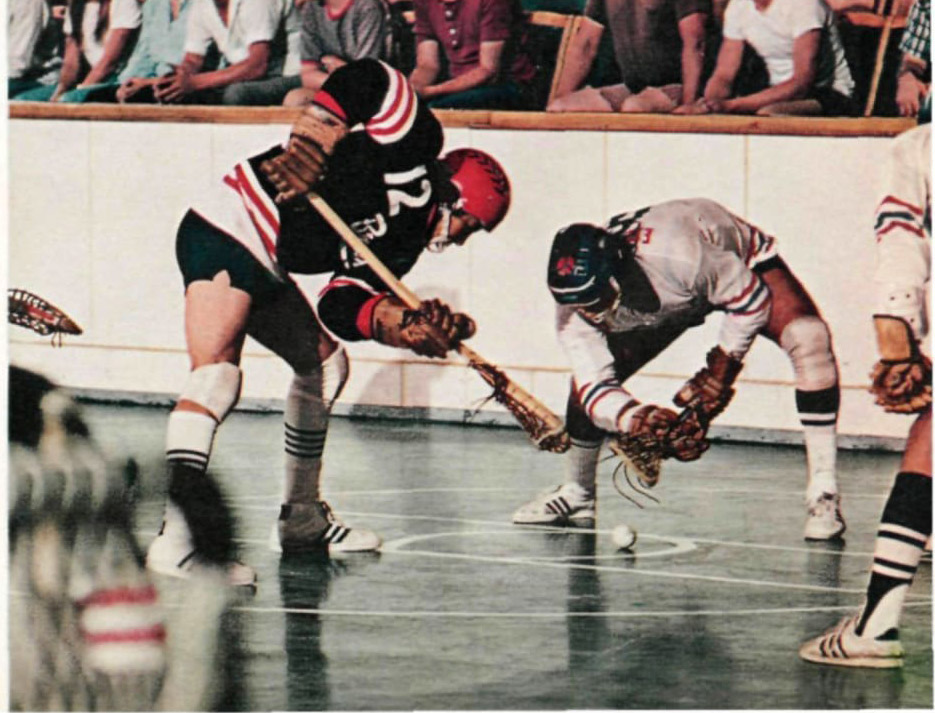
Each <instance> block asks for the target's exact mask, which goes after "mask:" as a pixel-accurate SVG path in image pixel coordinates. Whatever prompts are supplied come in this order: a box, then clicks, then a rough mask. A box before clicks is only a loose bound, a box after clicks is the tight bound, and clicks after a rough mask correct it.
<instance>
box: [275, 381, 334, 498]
mask: <svg viewBox="0 0 935 713" xmlns="http://www.w3.org/2000/svg"><path fill="white" fill-rule="evenodd" d="M321 393H322V377H321V372H315V373H314V374H310V375H306V376H300V375H296V376H295V377H294V378H293V379H292V384H291V385H290V386H289V393H288V395H287V396H286V409H285V431H286V433H285V435H286V440H285V449H286V463H285V465H286V482H285V493H284V495H283V502H286V503H304V504H309V503H313V502H315V501H317V500H318V499H319V498H320V493H319V483H320V480H321V455H322V451H324V448H325V437H326V436H327V435H328V416H329V412H330V408H329V407H328V406H327V405H326V404H325V402H324V400H323V399H322V396H321Z"/></svg>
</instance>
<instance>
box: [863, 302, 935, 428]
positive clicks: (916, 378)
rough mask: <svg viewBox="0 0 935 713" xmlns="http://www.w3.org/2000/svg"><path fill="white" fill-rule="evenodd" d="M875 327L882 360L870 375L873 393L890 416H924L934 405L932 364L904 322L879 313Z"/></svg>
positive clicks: (875, 318) (874, 320)
mask: <svg viewBox="0 0 935 713" xmlns="http://www.w3.org/2000/svg"><path fill="white" fill-rule="evenodd" d="M873 325H874V328H875V330H876V333H877V346H878V348H879V351H880V360H879V361H878V362H877V363H876V364H874V366H873V371H872V372H871V373H870V381H871V384H870V393H872V394H873V395H874V397H875V401H876V404H877V405H878V406H882V407H883V410H884V411H886V412H888V413H921V412H922V411H924V410H925V409H926V408H928V407H930V406H931V404H932V361H931V360H930V359H929V358H928V357H927V356H925V355H924V354H923V353H922V352H921V351H919V345H918V342H916V339H915V336H914V335H913V334H912V329H911V328H910V327H909V324H908V323H907V322H906V321H905V320H903V319H901V318H899V317H891V316H889V315H880V314H878V315H874V317H873Z"/></svg>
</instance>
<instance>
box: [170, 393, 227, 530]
mask: <svg viewBox="0 0 935 713" xmlns="http://www.w3.org/2000/svg"><path fill="white" fill-rule="evenodd" d="M217 428H218V423H217V421H215V420H214V419H213V418H212V417H211V416H209V415H208V414H205V413H196V412H194V411H180V410H178V409H176V410H174V411H173V412H172V413H170V414H169V424H168V427H167V429H166V463H167V464H168V466H169V467H170V468H172V467H173V466H174V465H179V466H185V467H188V468H191V469H192V470H196V471H199V472H202V473H204V472H205V470H207V468H208V459H209V458H210V457H211V448H212V446H213V445H214V434H215V433H216V432H217ZM162 534H164V535H165V536H166V537H172V538H176V539H179V540H180V542H186V543H190V534H189V531H188V524H187V523H186V521H185V516H184V515H183V514H182V511H181V510H179V508H178V507H177V506H176V505H175V503H173V502H172V500H168V501H167V502H166V512H165V516H164V522H163V527H162Z"/></svg>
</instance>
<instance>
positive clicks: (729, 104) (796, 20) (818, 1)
mask: <svg viewBox="0 0 935 713" xmlns="http://www.w3.org/2000/svg"><path fill="white" fill-rule="evenodd" d="M746 44H749V45H750V46H751V47H752V48H753V49H754V50H755V51H756V53H757V54H758V55H759V56H760V57H761V58H762V59H763V62H764V63H765V64H766V70H767V72H768V74H769V86H768V87H766V88H765V89H761V90H759V91H756V92H753V93H752V94H747V95H745V96H734V93H733V86H734V81H735V80H736V79H737V75H738V73H739V72H740V68H741V66H742V62H743V51H744V46H745V45H746ZM853 95H854V80H853V78H852V77H851V72H850V69H849V68H848V66H847V60H846V58H845V56H844V47H843V45H842V44H841V39H840V36H839V34H838V30H837V27H836V25H835V24H834V15H833V14H832V12H831V10H830V9H829V8H828V6H827V5H825V3H824V2H823V0H794V1H792V0H730V3H729V4H728V6H727V9H726V10H725V12H724V27H723V41H722V43H721V48H720V51H719V52H718V58H717V64H716V66H715V68H714V73H713V74H712V75H711V78H710V79H709V80H708V83H707V84H706V85H705V90H704V95H703V96H702V97H701V99H699V100H698V101H697V102H696V103H695V104H692V105H690V106H685V107H680V109H679V112H678V113H683V114H705V113H709V112H713V113H727V114H760V115H767V116H769V115H789V114H797V115H825V116H848V115H855V114H856V113H857V111H858V107H857V104H856V103H855V102H854V99H853Z"/></svg>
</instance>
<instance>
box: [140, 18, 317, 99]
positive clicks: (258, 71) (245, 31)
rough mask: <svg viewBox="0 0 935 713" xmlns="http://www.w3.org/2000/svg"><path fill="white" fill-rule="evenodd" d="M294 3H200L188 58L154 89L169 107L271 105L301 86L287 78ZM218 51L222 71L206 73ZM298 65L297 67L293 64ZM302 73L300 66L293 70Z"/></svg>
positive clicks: (191, 25) (192, 21) (187, 42)
mask: <svg viewBox="0 0 935 713" xmlns="http://www.w3.org/2000/svg"><path fill="white" fill-rule="evenodd" d="M295 13H296V9H295V5H294V3H293V2H292V0H195V5H194V7H192V9H191V15H190V17H189V21H188V32H187V36H186V40H185V58H184V59H183V60H182V63H181V64H180V65H179V66H178V68H177V69H176V71H175V72H174V73H172V74H171V75H169V76H168V77H166V78H165V79H164V80H163V81H162V82H160V83H159V84H157V85H156V87H155V88H154V95H155V97H156V100H157V101H159V102H164V103H189V104H230V105H261V106H265V105H271V104H281V103H282V100H283V98H284V97H285V95H286V93H288V92H289V91H290V90H291V89H295V88H296V87H298V86H300V84H301V80H300V79H299V77H298V74H294V75H291V76H284V75H283V68H284V66H285V65H286V62H287V54H288V49H289V45H290V42H289V36H288V35H289V31H290V30H293V31H295V30H297V27H296V26H295V25H296V23H295ZM212 48H215V49H216V50H217V52H218V53H219V54H220V56H221V62H220V66H219V68H218V69H214V70H210V71H205V58H206V56H207V55H208V53H209V51H210V50H211V49H212ZM293 64H294V62H293ZM290 69H292V70H293V71H295V72H297V71H298V68H297V67H292V68H290Z"/></svg>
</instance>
